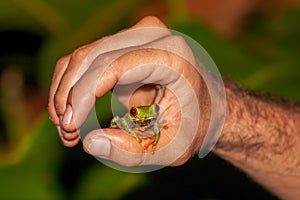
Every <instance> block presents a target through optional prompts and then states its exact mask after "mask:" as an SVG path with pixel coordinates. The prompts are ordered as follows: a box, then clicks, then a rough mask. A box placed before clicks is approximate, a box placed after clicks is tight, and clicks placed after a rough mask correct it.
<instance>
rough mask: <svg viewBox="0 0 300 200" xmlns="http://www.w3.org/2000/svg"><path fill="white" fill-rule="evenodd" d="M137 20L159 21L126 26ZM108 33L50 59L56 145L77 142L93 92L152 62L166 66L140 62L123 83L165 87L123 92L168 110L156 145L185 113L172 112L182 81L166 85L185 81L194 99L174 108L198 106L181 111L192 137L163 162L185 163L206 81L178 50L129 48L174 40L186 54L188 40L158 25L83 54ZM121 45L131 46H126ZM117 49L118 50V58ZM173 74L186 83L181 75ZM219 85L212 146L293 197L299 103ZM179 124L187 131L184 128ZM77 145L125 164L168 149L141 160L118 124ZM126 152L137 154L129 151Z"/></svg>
mask: <svg viewBox="0 0 300 200" xmlns="http://www.w3.org/2000/svg"><path fill="white" fill-rule="evenodd" d="M145 27H159V28H166V26H165V25H164V24H163V23H162V22H161V21H159V20H158V19H157V18H155V17H146V18H144V19H142V20H141V21H140V22H138V23H137V24H136V25H134V26H133V27H131V28H130V29H127V30H126V31H128V30H133V29H136V28H145ZM141 37H142V36H141ZM109 38H110V36H108V37H104V38H102V39H100V40H97V41H96V42H94V43H91V44H88V45H85V46H83V47H81V48H79V49H77V50H75V51H74V52H73V53H71V54H70V55H67V56H65V57H63V58H61V59H60V60H59V61H58V62H57V64H56V67H55V71H54V75H53V79H52V84H51V88H50V93H49V106H48V111H49V115H50V118H51V120H52V122H53V123H54V124H55V125H56V127H57V129H58V132H59V136H60V138H61V140H62V142H63V144H64V145H65V146H68V147H72V146H75V145H76V144H77V143H78V142H79V140H80V138H79V132H80V131H79V130H80V126H81V125H82V123H83V122H84V120H85V118H86V116H87V114H88V112H89V111H90V109H91V108H92V107H93V105H94V103H95V99H96V98H98V97H101V96H102V95H104V94H105V93H106V92H107V91H109V90H111V89H112V88H113V87H114V86H115V84H116V83H117V82H118V81H120V80H121V79H122V77H123V76H124V74H126V73H127V72H129V71H131V70H136V69H137V68H136V66H141V65H143V64H147V63H151V64H153V65H158V64H159V65H164V66H168V67H167V68H159V70H158V69H157V68H153V67H151V66H150V67H149V68H147V69H144V70H143V71H142V75H140V76H139V77H136V76H134V77H129V78H127V79H125V80H123V83H124V84H127V83H133V82H134V81H136V80H135V79H139V80H138V81H141V80H143V81H145V82H147V83H154V84H158V85H159V84H162V85H166V86H167V87H166V88H162V87H156V86H152V85H146V86H144V87H142V88H139V89H138V90H137V91H135V92H134V94H132V95H131V97H130V98H129V106H131V105H147V104H150V103H152V102H156V103H159V105H160V106H162V107H163V108H165V110H166V112H167V113H168V115H167V117H166V119H165V120H166V124H167V126H168V128H167V129H163V130H161V138H160V140H159V143H158V145H157V150H159V149H162V147H165V146H166V145H168V144H169V143H170V142H171V141H172V139H174V138H175V136H176V132H177V130H178V129H179V123H178V121H180V120H185V117H184V116H185V115H184V114H185V113H181V112H179V111H180V105H181V104H180V103H179V102H178V99H177V98H176V95H175V94H176V92H178V93H180V90H181V89H182V88H181V87H175V89H174V91H173V92H172V91H171V90H170V89H168V88H174V87H173V86H174V85H179V86H181V85H186V84H187V83H188V85H190V86H191V90H187V91H186V93H185V95H186V96H187V97H189V96H193V95H194V98H195V100H194V101H189V100H188V98H184V99H183V101H184V102H183V105H184V108H183V109H182V110H184V111H186V112H192V111H193V109H194V108H195V107H198V108H199V111H200V113H201V120H200V121H199V122H198V121H197V120H196V119H198V117H191V118H188V120H189V121H188V123H189V124H194V125H195V124H196V125H197V127H198V128H197V131H196V132H197V134H196V135H195V136H194V137H192V139H191V138H188V136H186V137H187V138H186V139H187V140H190V143H189V144H188V145H187V146H186V148H185V151H184V152H183V153H182V154H181V155H180V156H179V157H178V158H177V159H176V160H174V161H173V162H172V163H168V164H169V165H171V166H178V165H181V164H183V163H185V162H186V161H187V160H188V159H189V158H190V157H191V156H194V155H195V154H196V153H197V152H198V151H199V149H200V147H201V144H202V141H203V139H204V136H205V133H206V131H207V129H208V125H209V120H210V112H211V110H210V109H209V108H210V106H211V102H210V99H209V93H208V90H207V86H206V85H205V83H204V81H203V80H202V78H201V76H200V75H199V73H197V71H196V70H195V68H194V67H193V66H192V63H191V62H187V61H186V60H184V59H182V58H181V57H180V56H178V55H176V54H174V53H172V52H168V51H164V50H161V49H153V48H152V49H143V48H136V49H135V47H138V46H140V45H145V47H148V46H147V45H148V44H149V45H152V46H151V47H157V46H159V45H164V46H171V47H174V48H176V47H177V48H178V46H180V48H181V49H184V51H183V54H184V55H185V56H186V57H191V55H192V52H191V50H190V49H189V47H188V45H187V44H186V43H185V42H184V40H183V39H182V38H180V37H178V36H173V35H171V33H169V32H162V33H159V34H158V35H152V36H150V37H147V38H138V37H133V38H130V37H129V38H127V40H125V41H118V42H117V43H115V44H111V45H110V47H109V48H112V49H111V51H107V52H106V53H104V54H103V55H102V57H101V56H100V57H99V56H98V57H91V56H90V53H91V52H92V51H93V50H94V49H95V48H96V47H97V45H99V44H101V43H103V42H105V41H107V40H108V39H109ZM111 46H112V47H111ZM129 47H130V48H133V50H132V51H127V49H128V48H129ZM118 53H121V54H122V56H120V57H118V55H119V54H118ZM111 58H116V59H113V62H112V63H111V64H110V65H109V67H108V68H104V67H102V66H101V62H102V61H103V60H104V61H107V60H109V59H111ZM191 60H192V59H191ZM192 62H193V61H192ZM99 74H100V76H99ZM178 74H180V75H182V76H183V77H184V78H185V80H187V82H181V80H180V79H179V78H178ZM224 84H225V91H226V96H227V110H226V119H225V124H224V127H223V130H222V133H221V136H220V138H219V140H218V142H217V144H216V146H215V147H214V149H213V152H214V153H215V154H217V155H218V156H220V157H221V158H223V159H225V160H227V161H229V162H230V163H232V164H233V165H235V166H237V167H239V168H241V169H242V170H244V171H245V172H246V173H248V174H249V175H250V176H252V177H253V178H254V179H255V180H256V181H257V182H259V183H260V184H262V185H263V186H265V187H266V188H267V189H269V190H270V191H272V192H273V193H274V194H276V195H278V196H279V197H282V198H285V199H296V198H297V197H299V196H300V156H299V152H300V127H299V125H298V124H297V122H299V120H300V106H299V105H298V104H292V103H288V102H283V101H281V100H278V99H274V98H270V97H265V96H261V95H256V94H253V93H251V92H249V91H247V90H245V89H243V88H242V87H240V86H238V85H237V84H235V83H233V82H232V81H230V80H227V79H225V80H224ZM185 101H186V102H185ZM184 124H185V123H184ZM191 127H193V126H191ZM186 131H187V132H188V131H191V130H189V127H187V130H186ZM187 135H188V134H187ZM182 144H184V141H182ZM83 146H84V149H85V150H86V151H87V152H88V153H90V154H92V155H94V156H98V157H101V158H105V159H109V160H112V161H115V162H117V163H119V164H121V165H125V166H134V165H144V164H164V163H163V161H164V160H168V156H169V155H171V154H172V149H171V150H169V153H168V152H167V153H166V154H165V155H159V156H156V157H155V156H153V158H155V159H150V160H149V159H148V160H145V159H144V157H143V155H144V151H143V149H142V146H141V145H140V144H139V143H137V142H136V141H135V139H134V138H133V137H131V136H129V135H128V134H124V133H123V132H122V131H121V130H118V129H98V130H94V131H92V132H90V133H89V134H88V135H87V136H86V137H85V138H84V140H83ZM174 150H175V149H174ZM126 152H133V153H139V154H138V156H132V154H129V153H126Z"/></svg>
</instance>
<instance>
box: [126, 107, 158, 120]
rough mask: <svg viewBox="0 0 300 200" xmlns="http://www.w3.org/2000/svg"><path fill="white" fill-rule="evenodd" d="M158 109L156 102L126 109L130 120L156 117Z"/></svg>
mask: <svg viewBox="0 0 300 200" xmlns="http://www.w3.org/2000/svg"><path fill="white" fill-rule="evenodd" d="M158 111H159V106H158V105H157V104H151V105H150V106H133V107H131V108H130V109H129V111H128V116H129V118H130V119H131V120H140V119H149V118H156V116H157V113H158Z"/></svg>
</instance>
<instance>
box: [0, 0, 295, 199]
mask: <svg viewBox="0 0 300 200" xmlns="http://www.w3.org/2000/svg"><path fill="white" fill-rule="evenodd" d="M299 5H300V4H299V2H298V1H292V0H271V1H268V2H264V1H259V0H246V1H242V0H224V1H221V2H220V1H217V0H212V1H209V2H207V1H204V0H200V1H196V0H186V1H184V0H180V1H170V0H169V1H167V0H164V1H158V0H156V1H146V0H125V1H124V0H112V1H108V0H107V1H104V0H103V1H97V0H87V1H84V2H83V1H74V0H73V1H71V0H65V1H59V0H51V1H50V0H33V1H31V2H30V3H29V2H27V1H24V0H7V1H1V2H0V44H1V48H0V96H1V100H0V131H1V132H0V198H1V199H163V198H164V199H165V198H180V199H183V198H186V199H276V198H275V197H273V196H272V195H271V194H269V193H268V192H267V191H265V190H264V189H263V188H261V187H260V186H259V185H257V184H256V183H255V181H254V180H252V179H251V178H249V177H247V176H246V175H245V174H244V173H243V172H242V171H240V170H239V169H236V168H234V167H233V166H231V165H230V164H229V163H227V162H225V161H223V160H221V159H220V158H218V157H216V156H214V155H212V154H209V155H208V156H206V157H205V158H203V159H199V158H198V157H197V156H195V157H194V158H192V159H190V160H189V161H188V162H187V163H186V164H184V165H183V166H180V167H166V168H163V169H161V170H159V171H155V172H151V173H146V174H129V173H124V172H119V171H116V170H114V169H110V168H108V167H106V166H104V165H103V164H101V163H99V162H98V161H97V160H96V159H95V158H93V157H92V156H90V155H87V154H86V153H85V152H84V151H83V150H82V146H81V144H79V145H78V146H76V147H75V148H65V147H63V146H62V144H61V142H60V140H59V138H58V135H57V132H56V130H55V127H54V126H53V125H52V124H51V123H50V120H49V118H48V115H47V97H48V88H49V85H50V81H51V77H52V72H53V68H54V65H55V62H56V60H57V59H58V58H59V57H61V56H63V55H66V54H67V53H70V52H72V50H74V49H75V48H77V47H79V46H81V45H83V44H86V43H89V42H92V41H94V40H96V39H97V38H100V37H102V36H105V35H107V34H113V33H115V32H116V31H119V30H120V29H122V28H126V27H129V26H131V25H133V24H134V23H135V22H137V21H138V20H139V19H141V17H143V16H145V15H156V16H158V17H160V18H161V19H162V20H163V21H164V22H165V23H166V24H167V25H168V26H169V27H170V28H171V29H174V30H177V31H180V32H182V33H184V34H186V35H188V36H190V37H192V38H194V39H195V40H197V41H198V42H199V43H200V44H201V45H202V46H203V47H204V48H205V49H206V50H207V52H208V53H209V54H210V55H211V57H212V58H213V59H214V61H215V63H216V64H217V66H218V68H219V70H220V72H221V74H222V75H224V76H227V77H229V78H232V79H234V80H236V81H237V82H239V83H241V84H243V85H245V86H246V87H248V88H250V89H254V90H257V91H261V92H266V93H270V94H272V95H276V96H282V97H285V98H290V99H294V100H297V101H299V100H300V93H299V89H300V73H299V70H300V68H299V66H300V61H299V55H300V46H299V44H300V24H299V22H298V20H297V19H299V18H300V7H299ZM99 102H100V103H99V104H100V105H101V106H102V107H104V108H108V107H109V106H108V105H110V100H109V99H108V98H107V97H105V98H102V99H100V100H99ZM106 110H107V109H106ZM101 116H102V117H101V120H103V123H104V124H105V123H107V122H108V121H109V120H110V119H111V113H110V112H109V111H107V112H105V113H102V114H101Z"/></svg>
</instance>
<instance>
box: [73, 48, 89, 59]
mask: <svg viewBox="0 0 300 200" xmlns="http://www.w3.org/2000/svg"><path fill="white" fill-rule="evenodd" d="M89 52H90V47H89V46H88V45H85V46H82V47H79V48H78V49H76V50H75V51H74V52H73V53H72V55H71V57H72V60H73V61H80V60H82V59H83V58H84V57H85V56H87V54H88V53H89Z"/></svg>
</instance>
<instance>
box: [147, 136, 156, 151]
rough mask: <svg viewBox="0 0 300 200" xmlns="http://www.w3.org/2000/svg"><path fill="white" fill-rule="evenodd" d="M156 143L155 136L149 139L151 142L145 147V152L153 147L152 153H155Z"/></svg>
mask: <svg viewBox="0 0 300 200" xmlns="http://www.w3.org/2000/svg"><path fill="white" fill-rule="evenodd" d="M155 141H156V136H155V135H153V136H152V137H150V138H149V141H148V142H147V143H146V144H145V145H144V150H148V147H149V146H150V145H152V148H151V152H152V153H153V152H154V151H155V147H156V142H155Z"/></svg>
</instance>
